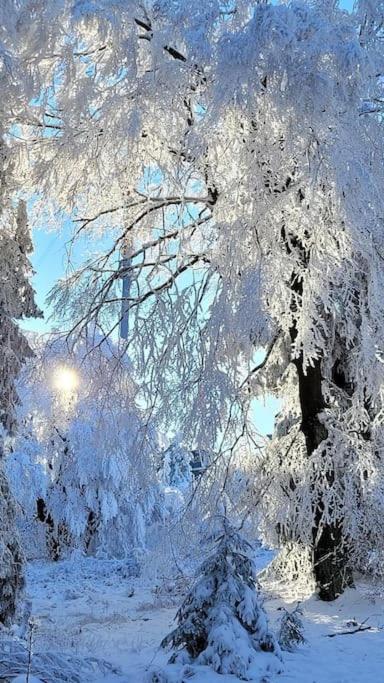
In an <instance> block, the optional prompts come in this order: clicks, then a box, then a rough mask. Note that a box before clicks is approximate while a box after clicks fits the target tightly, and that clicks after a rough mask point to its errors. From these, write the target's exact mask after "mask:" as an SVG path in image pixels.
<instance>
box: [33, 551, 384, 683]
mask: <svg viewBox="0 0 384 683" xmlns="http://www.w3.org/2000/svg"><path fill="white" fill-rule="evenodd" d="M28 591H29V594H30V597H31V599H32V610H33V615H34V617H35V618H36V619H37V620H38V627H37V629H36V635H35V643H34V648H35V650H43V649H47V648H49V649H52V650H56V651H63V650H66V651H68V652H70V653H71V654H74V655H80V656H82V655H87V656H89V655H94V656H97V657H100V658H104V659H106V660H108V661H110V662H112V663H113V664H115V665H117V666H119V667H120V669H121V675H119V676H115V675H112V674H111V675H109V676H107V677H106V678H105V677H104V678H102V679H100V678H95V679H94V680H91V679H89V680H88V681H87V683H96V681H97V683H98V682H99V681H101V680H103V681H104V682H105V683H113V682H115V681H121V682H123V683H144V681H145V679H146V669H147V667H148V666H149V665H150V664H151V662H152V661H153V663H154V664H155V665H161V664H162V663H163V662H165V660H166V657H165V656H164V654H163V653H162V652H158V645H159V642H160V641H161V639H162V637H163V636H164V635H165V634H166V633H167V632H168V631H169V629H170V627H171V626H172V620H173V617H174V614H175V607H174V606H171V607H170V606H167V600H168V598H167V596H166V594H164V592H163V593H162V594H161V596H158V595H156V594H154V593H153V592H152V591H151V587H150V585H149V582H148V583H147V584H146V583H145V582H144V581H143V580H142V579H139V578H132V577H131V576H130V575H129V571H126V570H125V569H124V566H123V565H121V564H120V563H116V562H108V561H105V560H82V561H80V562H60V563H57V564H46V563H41V562H36V563H32V564H31V565H30V567H29V576H28ZM132 593H133V594H132ZM281 604H282V602H281V600H280V599H278V598H271V599H269V600H268V601H267V603H266V607H267V610H268V612H269V614H270V615H271V620H272V621H274V620H275V619H277V618H278V617H279V611H278V609H277V608H278V607H279V606H280V605H281ZM302 607H303V612H304V623H305V636H306V638H307V641H308V643H307V645H306V646H304V647H302V648H301V649H299V650H298V651H297V652H295V653H294V654H288V653H285V654H284V671H283V673H282V674H281V675H280V676H277V677H275V678H274V679H273V681H274V682H275V681H280V682H281V683H285V682H291V683H380V682H381V681H383V680H384V674H383V671H384V631H383V630H381V627H382V626H383V625H384V600H383V598H382V597H381V596H380V597H377V595H376V596H375V597H373V595H372V592H371V591H370V589H369V586H368V585H365V586H364V585H359V589H358V590H353V589H350V590H349V591H347V593H346V594H345V595H344V596H342V597H341V598H339V600H337V601H336V602H335V603H328V604H327V603H322V602H320V601H318V600H316V599H315V598H311V599H310V600H308V601H306V602H304V603H303V605H302ZM352 620H355V621H356V623H359V624H361V623H362V622H363V621H365V620H367V621H366V623H365V625H366V626H368V625H369V626H372V630H369V631H364V632H361V633H356V634H351V635H350V634H348V635H338V636H335V637H331V638H330V637H328V636H329V635H330V634H335V633H337V632H340V631H344V630H348V629H353V626H351V625H348V622H351V621H352ZM191 680H193V681H195V682H196V683H200V682H203V681H204V682H205V683H208V681H209V683H229V682H230V681H231V682H232V683H234V681H235V680H237V679H234V678H233V677H228V676H225V677H224V676H218V675H215V674H213V673H212V672H209V671H208V670H206V671H202V672H201V673H199V674H198V675H196V676H193V677H192V679H191ZM49 683H54V681H52V682H49Z"/></svg>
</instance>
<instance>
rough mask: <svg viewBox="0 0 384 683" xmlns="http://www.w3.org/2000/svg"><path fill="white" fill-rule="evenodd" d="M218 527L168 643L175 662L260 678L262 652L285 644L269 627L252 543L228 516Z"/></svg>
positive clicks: (275, 652)
mask: <svg viewBox="0 0 384 683" xmlns="http://www.w3.org/2000/svg"><path fill="white" fill-rule="evenodd" d="M215 527H216V529H215V530H214V532H213V534H212V538H211V541H213V546H214V547H213V550H212V552H211V554H210V556H209V557H208V558H207V559H206V560H205V561H204V562H203V564H202V565H201V567H200V568H199V570H198V572H197V578H196V581H195V583H194V585H193V586H192V588H191V589H190V591H189V593H188V595H187V597H186V598H185V600H184V602H183V604H182V605H181V607H180V609H179V611H178V612H177V615H176V619H177V622H178V625H177V627H176V629H175V630H174V631H172V632H171V633H170V634H169V635H168V636H167V637H166V638H164V640H163V641H162V647H164V648H169V647H170V648H173V649H174V653H173V655H172V657H171V660H170V662H172V663H173V662H177V661H180V662H183V663H187V662H195V663H196V664H206V665H209V666H211V667H212V668H213V669H214V670H215V671H217V672H218V673H221V674H233V675H235V676H237V677H238V678H240V679H241V680H255V678H254V666H255V661H256V662H257V659H258V657H260V653H262V652H263V653H274V655H278V654H279V648H278V645H277V643H276V641H275V638H274V636H273V635H272V633H271V632H270V630H269V627H268V623H267V617H266V614H265V611H264V608H263V603H262V598H261V595H260V591H259V587H258V583H257V577H256V569H255V563H254V560H253V557H252V547H251V546H250V544H249V543H248V542H247V541H245V540H244V538H242V536H241V535H240V533H239V532H238V531H237V530H236V529H235V528H234V527H233V526H232V525H231V524H230V522H229V520H228V519H227V518H226V517H220V518H219V517H218V518H217V519H216V520H215ZM272 661H273V659H272ZM263 664H264V665H265V666H267V665H268V658H267V660H266V662H263ZM269 664H271V662H269ZM274 664H275V665H276V662H274Z"/></svg>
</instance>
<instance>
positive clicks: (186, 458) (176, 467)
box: [162, 441, 192, 488]
mask: <svg viewBox="0 0 384 683" xmlns="http://www.w3.org/2000/svg"><path fill="white" fill-rule="evenodd" d="M191 459H192V455H191V452H190V451H189V450H188V449H187V448H185V447H184V446H182V445H181V444H180V443H178V442H177V441H175V442H173V443H171V444H170V446H168V448H166V449H165V451H164V452H163V454H162V461H163V462H162V470H163V481H164V483H165V485H166V486H171V487H176V488H186V487H188V486H189V485H190V484H191V481H192V468H191Z"/></svg>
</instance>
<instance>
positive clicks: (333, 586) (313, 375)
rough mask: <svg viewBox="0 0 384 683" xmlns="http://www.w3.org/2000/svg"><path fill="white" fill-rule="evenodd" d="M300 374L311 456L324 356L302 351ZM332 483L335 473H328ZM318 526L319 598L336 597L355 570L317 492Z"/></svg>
mask: <svg viewBox="0 0 384 683" xmlns="http://www.w3.org/2000/svg"><path fill="white" fill-rule="evenodd" d="M298 197H299V200H300V201H303V200H304V199H305V195H304V193H303V192H302V191H301V190H299V193H298ZM282 238H283V240H284V242H285V244H286V249H287V253H288V254H289V255H290V254H292V250H293V249H294V250H295V252H296V254H298V255H299V257H300V261H301V264H302V267H303V272H305V271H306V270H307V268H308V266H309V263H310V253H309V252H308V251H307V250H306V249H305V248H304V247H303V244H302V242H301V241H300V240H299V239H297V237H295V236H290V237H289V238H287V235H286V232H285V228H283V230H282ZM290 286H291V290H292V294H293V296H292V305H291V309H292V311H293V312H296V310H297V301H299V300H302V298H303V291H304V282H303V275H302V274H301V275H300V274H298V273H294V274H293V276H292V279H291V283H290ZM290 337H291V342H292V344H294V342H295V340H296V337H297V328H296V324H295V323H294V324H293V325H292V327H291V330H290ZM292 362H293V364H294V365H295V367H296V370H297V375H298V386H299V399H300V407H301V417H302V421H301V430H302V432H303V434H304V437H305V443H306V448H307V455H308V457H310V456H311V455H312V453H313V452H314V451H315V450H316V449H317V448H319V447H320V446H321V444H322V442H323V441H325V440H326V439H327V436H328V432H327V429H326V427H325V426H324V425H323V424H322V422H321V420H320V413H321V412H322V411H323V410H324V409H325V408H326V403H325V400H324V395H323V390H322V379H323V377H322V359H321V358H320V359H317V360H316V361H315V362H314V363H313V365H311V366H308V367H306V368H305V371H304V362H303V357H302V354H301V355H300V356H299V358H294V359H292ZM325 475H326V478H327V479H328V483H329V484H330V485H332V483H333V480H334V476H335V473H334V471H333V470H332V471H328V472H326V473H325ZM312 505H313V511H314V526H313V529H312V543H313V546H312V547H313V571H314V576H315V581H316V586H317V590H318V594H319V597H320V598H321V599H322V600H327V601H331V600H335V599H336V598H337V597H338V596H339V595H341V593H342V592H343V590H344V589H345V588H346V586H348V585H350V584H351V572H350V570H349V569H348V546H347V540H346V539H345V538H344V534H343V520H342V519H340V520H336V521H335V522H334V523H332V524H328V523H324V522H323V512H324V503H323V500H322V496H321V492H319V493H318V494H315V492H314V491H313V502H312Z"/></svg>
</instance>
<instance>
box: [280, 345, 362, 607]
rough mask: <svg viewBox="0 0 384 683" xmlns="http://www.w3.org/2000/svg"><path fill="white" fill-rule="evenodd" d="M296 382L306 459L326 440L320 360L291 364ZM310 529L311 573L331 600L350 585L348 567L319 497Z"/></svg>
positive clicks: (337, 525)
mask: <svg viewBox="0 0 384 683" xmlns="http://www.w3.org/2000/svg"><path fill="white" fill-rule="evenodd" d="M293 363H294V365H295V366H296V369H297V374H298V380H299V397H300V406H301V414H302V423H301V429H302V432H303V434H304V436H305V442H306V446H307V454H308V456H310V455H312V453H313V452H314V451H315V450H316V449H317V448H318V447H320V446H321V443H322V442H323V441H324V440H325V439H326V438H327V436H328V434H327V430H326V428H325V426H324V425H323V424H322V423H321V421H320V418H319V413H321V411H322V410H323V409H324V408H325V407H326V406H325V401H324V397H323V393H322V386H321V383H322V374H321V361H320V360H318V361H316V362H315V363H314V365H313V366H310V367H308V368H306V372H305V373H304V370H303V362H302V359H301V358H299V359H295V360H294V361H293ZM326 477H327V479H328V482H329V484H332V483H333V479H334V472H333V471H329V472H326ZM313 505H314V513H315V515H314V527H313V530H312V538H313V570H314V575H315V580H316V585H317V588H318V593H319V597H320V598H321V599H322V600H335V598H337V597H338V596H339V595H341V593H342V592H343V591H344V589H345V588H346V587H347V586H348V585H351V571H350V569H349V567H348V544H347V539H346V538H344V534H343V520H342V519H340V520H337V521H335V522H334V523H332V524H325V523H323V522H322V516H323V501H322V499H321V496H319V498H318V499H316V500H314V501H313Z"/></svg>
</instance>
